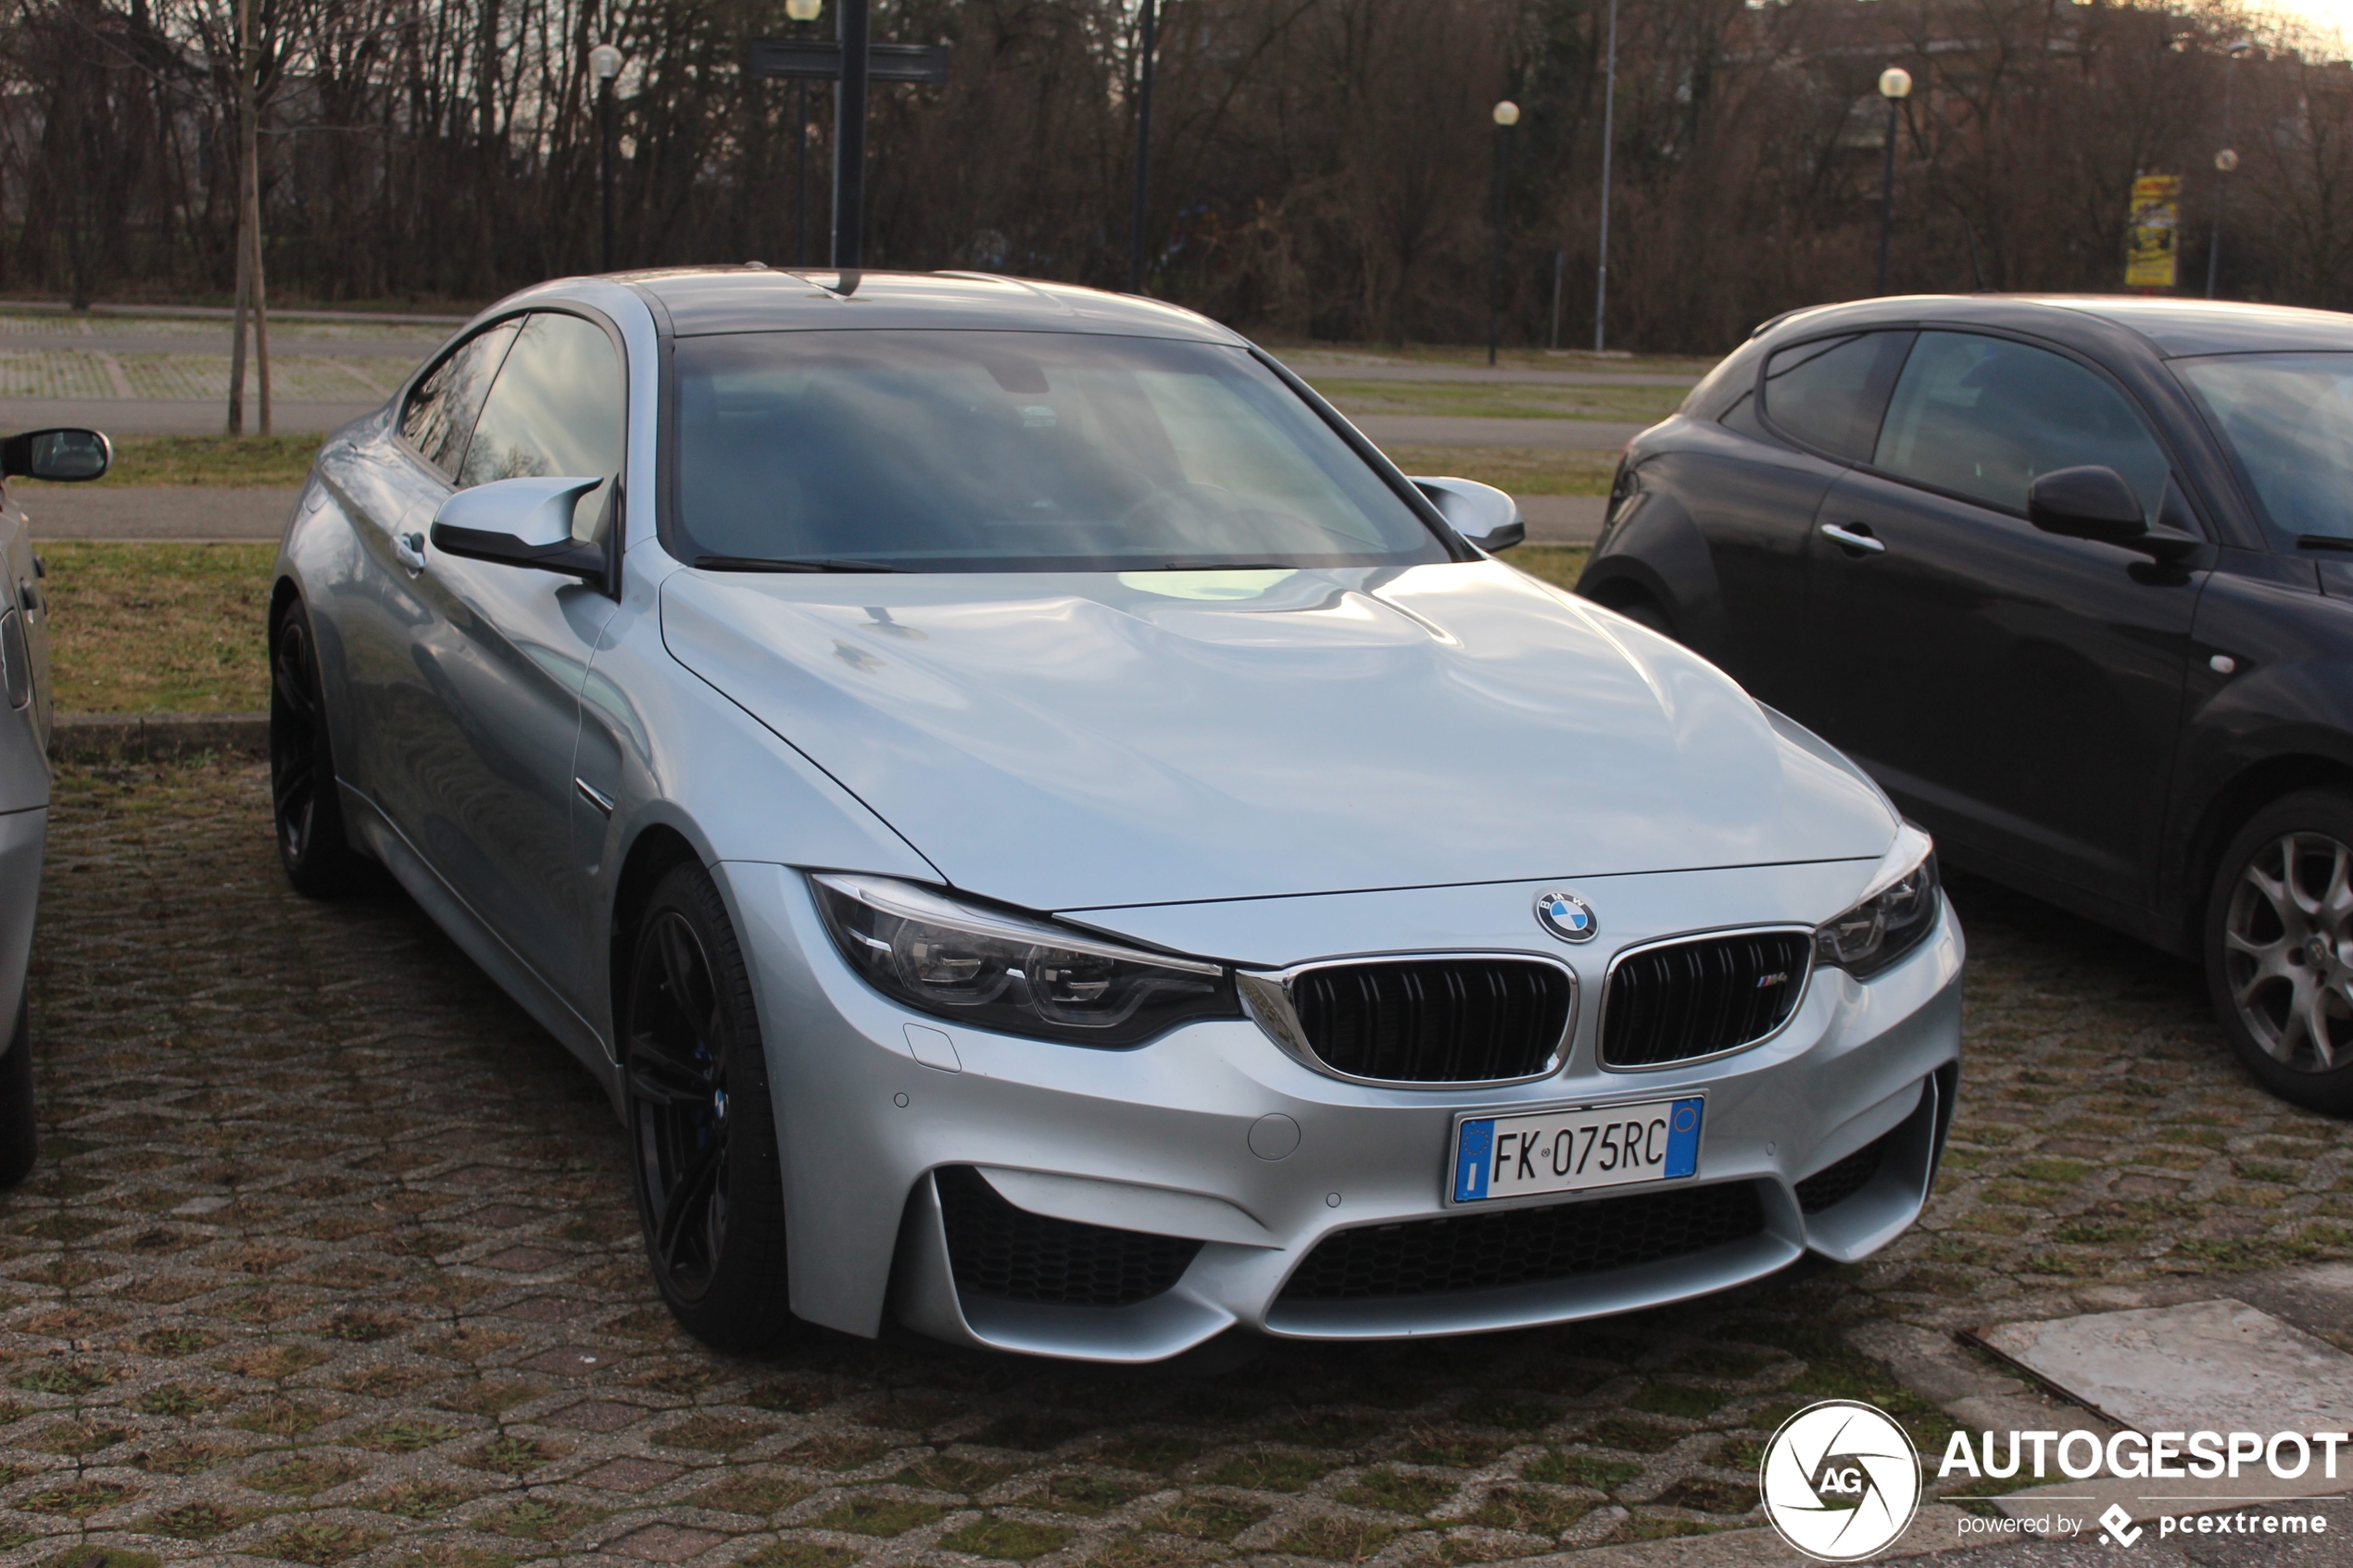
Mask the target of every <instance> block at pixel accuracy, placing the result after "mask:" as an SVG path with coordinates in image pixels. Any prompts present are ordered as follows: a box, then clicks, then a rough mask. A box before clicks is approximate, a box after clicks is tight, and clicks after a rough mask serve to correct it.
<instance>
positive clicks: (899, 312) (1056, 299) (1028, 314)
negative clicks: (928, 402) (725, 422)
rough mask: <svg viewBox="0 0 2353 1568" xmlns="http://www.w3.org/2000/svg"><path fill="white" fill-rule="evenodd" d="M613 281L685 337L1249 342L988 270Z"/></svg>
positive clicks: (1143, 305) (662, 275)
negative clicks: (870, 333)
mask: <svg viewBox="0 0 2353 1568" xmlns="http://www.w3.org/2000/svg"><path fill="white" fill-rule="evenodd" d="M614 281H615V282H623V283H626V284H629V285H631V286H633V287H635V289H636V290H637V292H638V293H639V294H640V295H643V296H645V297H646V298H647V299H648V300H649V301H650V302H652V303H653V304H654V305H655V307H656V309H655V314H656V315H657V316H658V317H661V316H666V317H667V319H668V327H669V330H670V332H673V334H675V335H676V336H679V337H700V336H704V335H707V334H710V333H713V332H822V331H826V330H834V331H839V330H842V329H845V328H848V329H853V330H854V329H859V328H869V329H871V328H881V327H930V328H936V329H945V330H949V331H963V332H975V331H983V330H993V331H1000V332H1102V333H1110V334H1114V335H1117V336H1123V337H1167V338H1189V339H1192V340H1194V341H1197V342H1204V343H1224V344H1239V343H1241V342H1243V339H1242V338H1240V337H1239V336H1237V335H1236V334H1235V333H1233V332H1229V331H1227V329H1226V328H1224V327H1221V326H1219V325H1218V324H1217V323H1216V322H1214V321H1213V320H1210V319H1209V318H1208V317H1206V316H1202V315H1198V314H1196V313H1194V312H1193V311H1190V310H1186V309H1182V308H1180V307H1176V306H1174V305H1165V304H1163V303H1161V302H1160V301H1158V300H1153V299H1143V298H1139V297H1138V296H1136V295H1119V294H1107V293H1105V292H1103V291H1102V290H1101V289H1088V288H1079V287H1076V286H1075V285H1073V284H1070V283H1049V282H1031V281H1029V280H1027V279H1024V278H1000V277H997V276H994V275H992V274H989V273H984V272H874V271H840V272H837V271H831V270H807V271H785V270H780V269H774V268H767V267H761V266H759V265H756V264H755V265H750V266H744V267H696V268H681V269H677V270H663V271H648V272H624V273H621V274H618V275H616V277H615V280H614Z"/></svg>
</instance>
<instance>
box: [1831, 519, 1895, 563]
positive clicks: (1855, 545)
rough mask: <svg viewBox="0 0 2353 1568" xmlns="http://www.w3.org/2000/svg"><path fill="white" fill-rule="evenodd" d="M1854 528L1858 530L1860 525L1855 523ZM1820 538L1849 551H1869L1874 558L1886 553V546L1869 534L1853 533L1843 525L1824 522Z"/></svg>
mask: <svg viewBox="0 0 2353 1568" xmlns="http://www.w3.org/2000/svg"><path fill="white" fill-rule="evenodd" d="M1855 526H1856V528H1859V527H1861V526H1862V525H1861V524H1859V523H1857V524H1856V525H1855ZM1822 536H1823V537H1824V538H1826V539H1831V540H1835V541H1836V542H1838V543H1839V544H1841V545H1843V546H1846V547H1847V548H1848V549H1850V550H1869V552H1870V553H1871V554H1873V555H1875V556H1876V555H1884V554H1886V553H1887V546H1885V545H1882V544H1881V543H1880V542H1879V541H1878V540H1876V539H1874V538H1872V537H1871V536H1870V535H1869V533H1856V532H1855V529H1854V528H1849V527H1848V526H1846V525H1845V524H1844V523H1837V522H1826V523H1824V524H1822Z"/></svg>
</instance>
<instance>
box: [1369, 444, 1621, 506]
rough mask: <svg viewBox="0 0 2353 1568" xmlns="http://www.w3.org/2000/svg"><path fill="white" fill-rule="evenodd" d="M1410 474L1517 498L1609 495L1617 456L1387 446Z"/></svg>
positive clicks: (1548, 450) (1531, 449) (1537, 449)
mask: <svg viewBox="0 0 2353 1568" xmlns="http://www.w3.org/2000/svg"><path fill="white" fill-rule="evenodd" d="M1381 450H1382V451H1384V452H1386V453H1388V454H1389V460H1390V462H1392V463H1395V464H1396V465H1397V466H1398V467H1399V468H1401V469H1403V470H1405V471H1406V472H1407V473H1418V474H1443V475H1446V476H1448V477H1450V478H1453V479H1475V480H1477V481H1478V482H1479V483H1481V484H1491V485H1493V486H1494V487H1495V488H1496V489H1498V490H1508V491H1510V492H1511V493H1512V494H1513V495H1608V494H1609V481H1610V476H1611V475H1612V474H1614V473H1616V472H1617V453H1615V452H1575V451H1567V450H1564V449H1562V448H1558V447H1550V446H1408V445H1395V446H1384V447H1382V448H1381Z"/></svg>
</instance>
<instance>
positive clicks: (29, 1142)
mask: <svg viewBox="0 0 2353 1568" xmlns="http://www.w3.org/2000/svg"><path fill="white" fill-rule="evenodd" d="M39 1141H40V1140H39V1137H38V1135H36V1133H35V1131H34V1128H33V1124H32V1022H31V1009H30V1008H29V1007H28V1006H27V1005H26V1002H25V1000H24V999H23V998H21V997H19V999H18V1001H17V1027H16V1033H14V1034H13V1035H10V1036H9V1037H8V1049H7V1053H6V1055H0V1187H12V1186H15V1185H17V1184H18V1183H19V1182H21V1181H23V1180H24V1179H25V1177H26V1176H27V1175H29V1174H31V1171H32V1160H33V1155H34V1153H35V1152H36V1149H37V1146H38V1144H39Z"/></svg>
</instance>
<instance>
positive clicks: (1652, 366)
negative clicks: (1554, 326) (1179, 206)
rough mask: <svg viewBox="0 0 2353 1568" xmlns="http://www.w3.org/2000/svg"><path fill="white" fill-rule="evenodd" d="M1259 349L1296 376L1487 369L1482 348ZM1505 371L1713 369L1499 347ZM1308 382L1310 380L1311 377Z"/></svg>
mask: <svg viewBox="0 0 2353 1568" xmlns="http://www.w3.org/2000/svg"><path fill="white" fill-rule="evenodd" d="M1260 345H1261V346H1262V347H1264V348H1265V350H1266V351H1267V352H1268V353H1270V354H1272V355H1274V356H1275V357H1276V358H1279V359H1281V360H1282V361H1283V362H1284V363H1286V364H1291V363H1293V361H1296V362H1297V366H1299V367H1304V368H1303V369H1302V370H1301V373H1302V375H1304V374H1307V373H1308V371H1310V370H1312V371H1314V372H1315V374H1317V375H1345V374H1346V373H1347V372H1346V370H1340V369H1335V368H1333V367H1332V366H1331V365H1329V364H1327V363H1325V361H1333V360H1337V361H1340V363H1341V364H1345V363H1347V362H1349V361H1352V360H1353V361H1354V362H1355V363H1357V364H1360V365H1452V366H1457V367H1460V368H1461V369H1464V370H1485V369H1487V345H1485V344H1459V345H1458V344H1402V345H1401V344H1348V343H1275V342H1271V341H1267V340H1263V339H1262V340H1261V343H1260ZM1495 363H1496V365H1497V367H1498V368H1500V369H1503V370H1590V371H1595V372H1598V373H1600V374H1603V375H1670V376H1691V377H1692V378H1694V379H1696V378H1698V377H1700V376H1704V375H1705V374H1707V372H1708V371H1710V370H1714V369H1715V368H1716V359H1715V358H1714V357H1712V356H1707V355H1690V354H1592V353H1588V352H1586V351H1585V350H1582V349H1567V350H1563V351H1561V352H1559V353H1548V352H1547V351H1545V350H1544V349H1541V348H1505V349H1504V350H1502V351H1501V352H1500V353H1498V354H1497V355H1496V356H1495ZM1310 379H1311V380H1312V379H1314V378H1313V377H1312V376H1311V377H1310Z"/></svg>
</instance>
